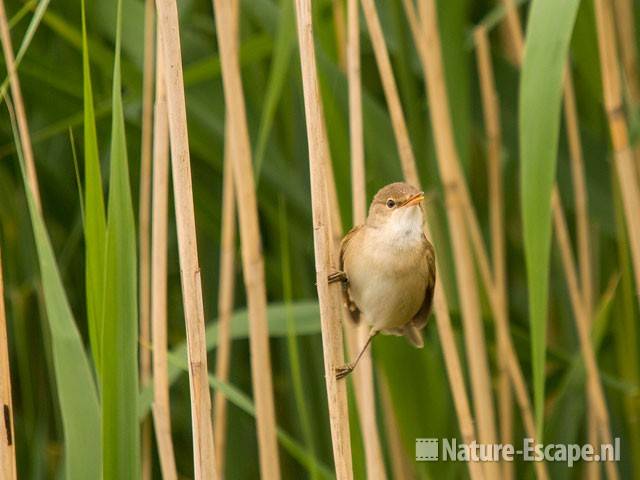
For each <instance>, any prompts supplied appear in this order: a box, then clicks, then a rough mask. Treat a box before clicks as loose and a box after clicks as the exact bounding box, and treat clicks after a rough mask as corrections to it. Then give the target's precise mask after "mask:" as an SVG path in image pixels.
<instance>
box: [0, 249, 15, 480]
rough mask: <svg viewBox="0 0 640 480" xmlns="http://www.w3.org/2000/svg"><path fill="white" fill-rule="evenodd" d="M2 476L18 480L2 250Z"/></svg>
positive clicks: (0, 458) (0, 306)
mask: <svg viewBox="0 0 640 480" xmlns="http://www.w3.org/2000/svg"><path fill="white" fill-rule="evenodd" d="M0 406H1V407H2V417H1V419H0V477H1V478H3V479H6V480H16V479H17V478H18V473H17V470H16V445H15V433H14V428H13V402H12V400H11V369H10V366H9V336H8V334H7V317H6V312H5V307H4V283H3V278H2V253H1V252H0Z"/></svg>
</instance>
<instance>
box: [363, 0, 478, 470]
mask: <svg viewBox="0 0 640 480" xmlns="http://www.w3.org/2000/svg"><path fill="white" fill-rule="evenodd" d="M362 5H363V10H364V13H365V19H366V21H367V26H368V28H369V35H370V37H371V43H372V45H373V49H374V55H375V57H376V62H377V64H378V70H379V72H380V77H381V80H382V85H383V89H384V93H385V98H386V101H387V106H388V108H389V112H390V115H391V122H392V127H393V132H394V136H395V139H396V144H397V147H398V153H399V157H400V163H401V167H402V172H403V175H404V177H405V180H406V181H407V182H408V183H410V184H412V185H414V186H416V187H418V188H419V187H420V179H419V176H418V170H417V167H416V161H415V157H414V154H413V149H412V147H411V141H410V140H409V134H408V131H407V127H406V123H405V119H404V113H403V111H402V106H401V103H400V96H399V95H398V89H397V86H396V82H395V79H394V76H393V70H392V68H391V62H390V61H389V53H388V50H387V47H386V44H385V41H384V35H383V32H382V27H381V25H380V21H379V19H378V15H377V12H376V10H375V4H374V3H373V2H371V1H370V0H363V2H362ZM425 232H426V234H427V237H429V238H433V237H432V236H431V232H430V228H429V222H428V220H427V222H426V224H425ZM436 263H437V262H436ZM437 269H438V270H439V267H437ZM434 311H435V314H436V321H437V325H438V334H439V336H440V343H441V345H442V350H443V355H444V359H445V364H446V369H447V376H448V378H449V384H450V387H451V391H452V395H453V399H454V406H455V409H456V414H457V417H458V423H459V426H460V433H461V435H462V438H463V439H464V441H465V442H467V443H470V442H473V441H475V440H476V432H475V426H474V420H473V417H472V415H471V409H470V407H469V400H468V397H467V392H466V387H465V384H464V375H463V373H462V367H461V364H460V359H459V357H458V351H457V347H456V344H455V338H454V335H453V329H452V327H451V319H450V316H449V307H448V305H447V300H446V296H445V293H444V289H443V288H442V282H436V291H435V295H434ZM468 468H469V474H470V476H471V478H473V479H478V478H483V477H484V475H483V472H482V467H481V465H480V464H479V463H476V462H469V463H468Z"/></svg>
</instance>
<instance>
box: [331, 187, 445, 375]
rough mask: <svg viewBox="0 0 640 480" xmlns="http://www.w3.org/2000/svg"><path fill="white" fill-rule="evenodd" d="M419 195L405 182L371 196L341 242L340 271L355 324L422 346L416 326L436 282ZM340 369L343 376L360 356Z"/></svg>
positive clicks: (421, 321)
mask: <svg viewBox="0 0 640 480" xmlns="http://www.w3.org/2000/svg"><path fill="white" fill-rule="evenodd" d="M423 199H424V195H423V193H422V192H420V191H419V190H418V189H416V188H414V187H412V186H411V185H409V184H406V183H392V184H390V185H387V186H386V187H383V188H382V189H380V191H378V193H377V194H376V195H375V197H374V198H373V201H372V202H371V207H370V208H369V215H368V217H367V220H366V222H365V224H364V225H359V226H357V227H355V228H353V229H352V230H351V231H349V233H347V235H346V236H345V237H344V239H343V240H342V244H341V248H340V270H341V271H340V272H337V273H336V274H334V275H332V276H331V278H330V280H338V279H339V280H342V286H343V295H344V301H345V304H346V305H347V307H348V310H349V312H350V314H351V318H352V319H353V320H354V321H355V322H359V321H360V320H361V317H363V318H364V321H366V322H367V323H368V324H369V325H371V334H370V336H369V340H368V341H367V344H366V345H365V346H364V348H363V350H362V352H363V351H364V350H365V349H366V347H367V346H368V344H369V342H370V341H371V339H372V338H373V337H374V336H375V335H376V334H377V333H379V332H382V333H384V334H392V335H404V336H405V337H406V338H407V340H409V342H410V343H411V344H413V345H414V346H416V347H418V348H420V347H422V346H423V341H422V336H421V332H420V330H421V329H422V328H424V326H425V325H426V324H427V320H428V318H429V313H430V312H431V304H432V301H433V292H434V290H435V282H436V267H435V252H434V250H433V246H432V245H431V243H430V242H429V240H428V239H427V238H426V236H425V234H424V232H423V222H424V219H423V211H422V205H421V202H422V200H423ZM362 352H361V353H360V354H359V355H358V357H357V358H356V360H355V361H354V362H353V364H351V365H346V366H345V367H341V368H340V369H339V372H338V376H339V377H342V376H345V375H346V374H348V373H349V372H350V371H351V370H353V368H354V367H355V364H356V363H357V361H358V360H359V359H360V356H361V355H362Z"/></svg>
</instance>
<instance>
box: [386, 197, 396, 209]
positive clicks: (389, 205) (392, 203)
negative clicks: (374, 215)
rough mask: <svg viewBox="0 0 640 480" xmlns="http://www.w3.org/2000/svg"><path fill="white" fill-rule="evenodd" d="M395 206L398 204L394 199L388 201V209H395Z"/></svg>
mask: <svg viewBox="0 0 640 480" xmlns="http://www.w3.org/2000/svg"><path fill="white" fill-rule="evenodd" d="M395 206H396V202H394V201H393V200H392V199H389V200H387V207H389V208H393V207H395Z"/></svg>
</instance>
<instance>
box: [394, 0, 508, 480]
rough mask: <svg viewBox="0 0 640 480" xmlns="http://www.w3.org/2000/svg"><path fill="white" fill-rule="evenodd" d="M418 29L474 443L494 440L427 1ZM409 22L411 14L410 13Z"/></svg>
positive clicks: (457, 172) (492, 471)
mask: <svg viewBox="0 0 640 480" xmlns="http://www.w3.org/2000/svg"><path fill="white" fill-rule="evenodd" d="M404 5H405V9H406V10H409V8H407V7H410V8H411V10H413V4H412V0H407V1H405V2H404ZM420 6H421V15H420V17H421V20H422V22H423V25H422V29H421V30H420V29H419V28H415V27H414V28H412V31H413V30H415V31H416V33H417V32H420V31H422V35H414V38H415V41H416V46H417V48H418V49H419V50H420V51H422V54H421V55H420V56H421V59H422V62H423V69H424V71H425V82H426V88H427V95H428V99H429V112H430V115H431V123H432V126H433V133H434V140H435V146H436V153H437V157H438V165H439V170H440V177H441V179H442V184H443V186H444V191H445V202H446V209H447V216H448V219H449V232H450V236H451V242H452V245H453V252H454V257H455V258H456V269H455V270H456V280H457V282H456V283H457V285H458V292H459V298H460V303H461V309H462V319H463V324H464V330H465V347H466V351H467V359H468V364H469V371H470V376H471V385H472V389H471V391H472V395H473V404H474V408H475V418H476V422H477V424H478V439H479V441H480V443H495V442H497V432H496V422H495V413H494V406H493V398H492V392H491V375H490V371H489V364H488V356H487V348H486V343H485V339H484V331H483V326H482V322H481V315H480V300H479V297H478V290H477V283H476V278H475V269H474V265H473V257H472V255H471V247H470V243H469V238H468V235H467V230H466V218H465V200H464V195H463V194H462V193H461V192H462V190H463V189H464V187H463V186H462V185H463V184H464V177H463V175H462V172H461V167H460V162H459V158H458V153H457V151H456V146H455V143H454V137H453V131H452V126H451V118H450V114H449V105H448V100H447V99H448V97H447V90H446V82H445V78H444V70H443V65H442V54H441V50H440V34H439V32H438V21H437V12H436V8H435V4H434V2H433V0H426V1H424V2H421V3H420ZM413 18H414V19H415V15H413ZM484 468H485V474H486V475H487V476H489V477H491V478H499V465H498V464H497V463H486V464H485V465H484Z"/></svg>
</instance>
